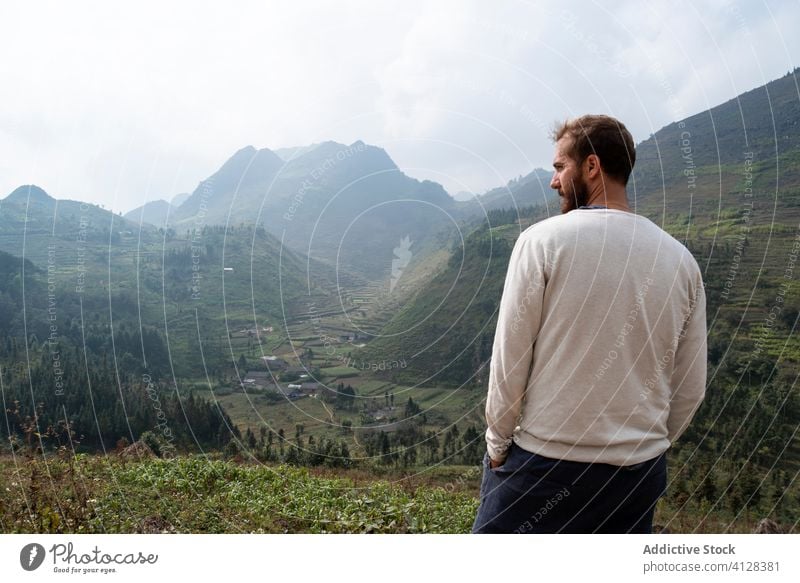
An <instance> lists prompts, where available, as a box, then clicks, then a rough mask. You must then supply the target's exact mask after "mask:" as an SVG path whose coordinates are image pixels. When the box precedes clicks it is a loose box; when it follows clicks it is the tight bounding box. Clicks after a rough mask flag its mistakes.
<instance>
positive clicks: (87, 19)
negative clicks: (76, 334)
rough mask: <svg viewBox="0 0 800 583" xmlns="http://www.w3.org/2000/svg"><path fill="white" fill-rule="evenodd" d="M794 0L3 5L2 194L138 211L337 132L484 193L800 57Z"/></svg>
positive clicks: (405, 165)
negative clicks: (250, 155) (581, 118)
mask: <svg viewBox="0 0 800 583" xmlns="http://www.w3.org/2000/svg"><path fill="white" fill-rule="evenodd" d="M799 21H800V4H798V2H796V1H786V2H762V1H761V0H755V1H747V2H746V1H744V0H733V1H726V0H701V1H695V2H680V1H678V2H675V1H668V2H667V1H665V2H647V3H645V2H641V1H630V2H624V1H623V2H619V1H618V2H605V3H599V2H598V3H592V2H565V1H564V0H553V1H549V0H547V1H539V0H537V1H535V2H534V1H513V0H508V1H496V2H495V1H493V2H487V1H485V0H480V1H479V0H474V1H465V0H437V1H427V2H426V1H416V0H402V1H375V0H337V1H336V2H331V1H312V0H297V1H295V2H278V1H267V2H263V1H262V2H205V3H203V2H141V1H137V2H52V3H44V2H36V1H24V2H16V3H9V2H4V3H3V5H2V7H0V79H2V83H0V103H1V104H2V106H0V196H5V194H6V193H8V192H10V191H11V190H13V189H14V188H15V187H17V186H19V185H20V184H29V183H34V184H38V185H40V186H42V187H43V188H44V189H45V190H47V191H48V192H49V193H50V194H51V195H53V196H55V197H56V198H73V199H80V200H86V201H91V202H96V203H99V204H103V205H104V206H105V207H106V208H113V209H115V210H122V211H127V210H130V209H132V208H134V207H136V206H138V205H140V204H142V203H143V202H144V201H147V200H153V199H158V198H170V197H172V196H173V195H175V194H177V193H179V192H185V191H191V190H193V189H194V188H195V186H196V185H197V183H198V181H200V180H201V179H203V178H205V177H207V176H208V175H210V174H211V173H213V172H214V171H215V170H216V169H217V168H218V167H219V166H220V165H221V164H222V163H223V162H224V161H225V160H226V159H227V158H228V157H230V156H231V155H232V154H233V152H235V151H236V150H238V149H239V148H241V147H243V146H245V145H248V144H252V145H254V146H256V147H258V148H264V147H267V148H272V149H276V148H280V147H286V146H294V145H303V144H309V143H314V142H319V141H323V140H336V141H339V142H343V143H348V144H349V143H352V142H354V141H356V140H359V139H361V140H364V141H365V142H367V143H371V144H376V145H379V146H381V147H383V148H385V149H386V150H387V151H388V152H389V154H390V155H391V156H392V158H393V159H394V160H395V162H397V164H398V165H399V166H400V167H401V168H402V169H404V170H405V171H406V172H407V173H408V174H410V175H412V176H415V177H418V178H429V179H432V180H436V181H438V182H441V183H442V184H443V185H444V186H445V187H446V188H447V189H448V191H450V192H451V193H455V192H458V191H462V190H463V191H472V192H482V191H484V190H486V189H488V188H491V187H493V186H498V185H501V184H504V183H505V182H506V181H507V180H509V179H510V178H514V177H516V176H518V175H521V174H527V173H528V172H530V171H531V170H532V169H533V168H535V167H537V166H543V167H549V166H550V162H551V148H552V146H551V144H550V143H549V140H548V137H547V135H548V132H549V129H550V128H551V127H552V124H553V123H554V122H555V121H556V120H559V119H563V118H565V117H570V116H575V115H580V114H583V113H608V114H611V115H615V116H617V117H619V118H620V119H622V120H623V121H624V122H626V123H627V125H628V127H629V128H630V129H631V131H632V132H633V134H634V138H635V139H636V141H637V142H638V141H640V140H643V139H645V138H647V137H648V135H649V134H650V133H653V132H655V131H656V130H658V129H659V128H661V127H662V126H664V125H666V124H668V123H670V122H671V121H674V120H677V119H680V118H682V117H686V116H688V115H691V114H693V113H697V112H700V111H703V110H705V109H708V108H709V107H712V106H714V105H717V104H719V103H721V102H724V101H727V100H728V99H731V98H733V97H735V96H736V95H737V94H739V93H742V92H744V91H746V90H749V89H752V88H754V87H757V86H759V85H762V84H764V83H766V82H767V81H769V80H772V79H774V78H776V77H780V76H782V75H784V74H786V72H787V71H789V70H790V69H793V68H794V67H795V66H797V65H800V35H798V34H797V30H796V25H797V22H799Z"/></svg>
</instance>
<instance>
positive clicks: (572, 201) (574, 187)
mask: <svg viewBox="0 0 800 583" xmlns="http://www.w3.org/2000/svg"><path fill="white" fill-rule="evenodd" d="M570 186H571V187H567V188H566V189H565V190H559V191H558V196H559V198H560V199H561V214H562V215H565V214H567V213H568V212H570V211H574V210H575V209H576V208H578V207H581V206H585V205H586V204H588V203H589V189H588V188H586V183H585V182H584V181H583V179H582V178H581V177H577V178H575V179H574V180H573V181H572V184H571V185H570Z"/></svg>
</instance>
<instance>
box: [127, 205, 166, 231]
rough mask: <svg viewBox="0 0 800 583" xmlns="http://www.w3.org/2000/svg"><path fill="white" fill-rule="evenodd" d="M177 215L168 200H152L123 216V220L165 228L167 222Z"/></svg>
mask: <svg viewBox="0 0 800 583" xmlns="http://www.w3.org/2000/svg"><path fill="white" fill-rule="evenodd" d="M173 214H175V207H173V206H172V205H171V204H170V203H168V202H167V201H166V200H163V199H161V200H151V201H150V202H147V203H145V204H144V205H142V206H140V207H137V208H135V209H133V210H132V211H128V212H127V213H125V214H124V215H123V218H125V219H127V220H129V221H131V222H132V223H135V224H138V223H147V224H150V225H153V226H154V227H159V228H162V227H165V226H167V221H168V220H169V219H170V218H171V217H172V215H173Z"/></svg>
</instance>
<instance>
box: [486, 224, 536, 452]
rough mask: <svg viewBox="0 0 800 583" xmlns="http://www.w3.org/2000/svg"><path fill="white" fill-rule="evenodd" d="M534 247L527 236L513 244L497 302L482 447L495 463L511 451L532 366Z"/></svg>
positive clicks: (533, 339)
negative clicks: (498, 307) (485, 427)
mask: <svg viewBox="0 0 800 583" xmlns="http://www.w3.org/2000/svg"><path fill="white" fill-rule="evenodd" d="M539 247H540V246H539V245H537V244H536V242H535V240H534V238H533V237H532V236H531V234H530V233H528V234H525V233H523V234H522V235H521V236H520V238H519V239H517V242H516V244H515V245H514V249H513V251H512V252H511V259H510V261H509V265H508V272H507V273H506V279H505V285H504V288H503V297H502V299H501V300H500V309H499V312H498V316H497V329H496V330H495V336H494V346H493V348H492V360H491V365H490V368H489V390H488V394H487V397H486V423H487V426H488V428H487V430H486V445H487V451H488V453H489V457H491V458H492V459H494V460H496V461H502V460H504V459H505V457H506V455H507V450H508V448H509V446H510V445H511V437H512V435H513V433H514V428H515V427H516V426H517V422H518V418H519V415H520V411H521V408H522V401H523V398H524V396H525V389H526V387H527V385H528V380H529V375H530V370H531V365H532V363H533V344H534V342H535V341H536V336H537V335H538V333H539V324H540V322H541V315H542V300H543V297H544V289H545V282H546V277H545V264H544V263H545V262H544V259H545V258H544V254H543V253H538V252H537V249H538V248H539Z"/></svg>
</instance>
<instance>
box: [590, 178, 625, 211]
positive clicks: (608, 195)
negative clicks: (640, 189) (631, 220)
mask: <svg viewBox="0 0 800 583" xmlns="http://www.w3.org/2000/svg"><path fill="white" fill-rule="evenodd" d="M606 186H607V187H606V188H604V187H603V184H598V185H597V187H596V188H595V189H593V192H592V193H591V194H590V195H589V201H588V202H587V203H586V206H592V205H597V206H604V207H606V208H609V209H614V210H619V211H626V212H629V213H630V212H633V211H632V210H631V208H630V207H629V206H628V196H627V193H626V192H625V187H624V186H619V187H616V185H613V186H612V185H606Z"/></svg>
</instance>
